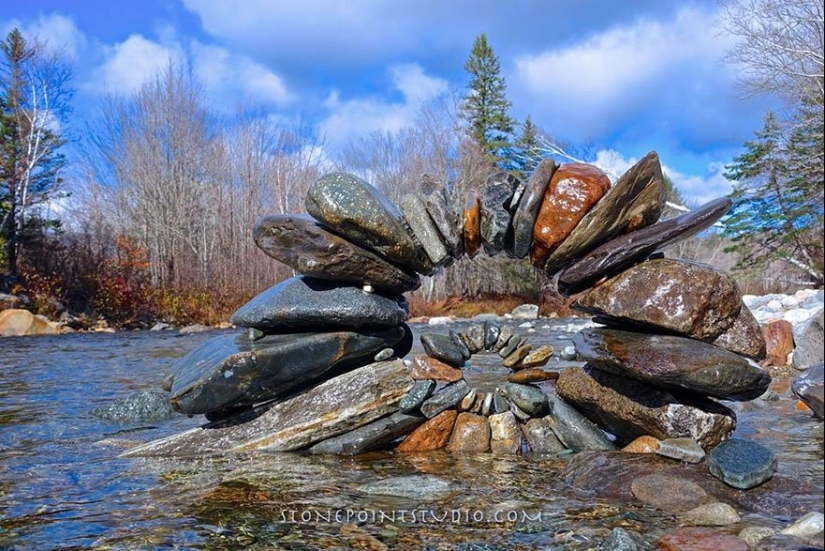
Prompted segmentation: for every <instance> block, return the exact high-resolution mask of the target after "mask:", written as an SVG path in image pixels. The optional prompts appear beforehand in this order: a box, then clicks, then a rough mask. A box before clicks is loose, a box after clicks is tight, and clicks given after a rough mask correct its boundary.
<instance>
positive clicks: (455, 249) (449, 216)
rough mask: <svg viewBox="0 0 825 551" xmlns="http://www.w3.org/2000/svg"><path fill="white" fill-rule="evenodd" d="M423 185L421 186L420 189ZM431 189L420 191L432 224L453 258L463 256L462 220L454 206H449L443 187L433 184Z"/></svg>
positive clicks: (449, 202)
mask: <svg viewBox="0 0 825 551" xmlns="http://www.w3.org/2000/svg"><path fill="white" fill-rule="evenodd" d="M423 187H424V185H423V184H422V188H423ZM430 187H431V189H427V190H425V189H422V193H423V195H424V197H423V199H424V205H425V206H426V209H427V212H428V213H429V215H430V218H431V219H432V221H433V223H434V224H435V226H436V228H438V232H439V234H440V235H441V239H442V240H443V241H444V244H445V245H446V246H447V252H448V253H449V254H450V256H451V257H453V258H461V257H462V256H463V255H464V231H463V228H464V219H463V216H460V215H459V214H460V213H459V211H458V210H457V209H456V208H455V205H453V204H451V201H450V199H449V197H448V196H447V191H446V190H445V189H444V186H441V185H438V184H435V183H434V182H433V186H430Z"/></svg>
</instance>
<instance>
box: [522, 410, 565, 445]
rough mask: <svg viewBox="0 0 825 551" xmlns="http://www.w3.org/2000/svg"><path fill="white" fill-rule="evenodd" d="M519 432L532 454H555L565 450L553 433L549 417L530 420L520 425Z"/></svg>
mask: <svg viewBox="0 0 825 551" xmlns="http://www.w3.org/2000/svg"><path fill="white" fill-rule="evenodd" d="M521 430H522V432H523V433H524V438H525V439H526V440H527V444H528V445H529V446H530V451H532V452H535V453H556V452H560V451H562V450H563V449H565V448H564V444H562V443H561V441H560V440H559V439H558V437H556V433H555V432H553V423H552V420H551V419H550V418H549V417H541V418H539V419H530V420H529V421H527V422H526V423H524V425H522V428H521Z"/></svg>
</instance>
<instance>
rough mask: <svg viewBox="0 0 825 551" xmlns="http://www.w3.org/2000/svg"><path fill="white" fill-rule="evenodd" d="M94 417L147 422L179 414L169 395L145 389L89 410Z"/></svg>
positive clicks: (129, 421)
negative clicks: (173, 406) (173, 407)
mask: <svg viewBox="0 0 825 551" xmlns="http://www.w3.org/2000/svg"><path fill="white" fill-rule="evenodd" d="M89 414H90V415H92V416H93V417H97V418H98V419H102V420H104V421H109V422H111V423H146V422H152V421H163V420H165V419H169V418H171V417H174V416H175V415H177V412H176V411H175V410H174V409H172V405H171V404H170V403H169V395H168V394H166V393H165V392H157V391H155V390H144V391H141V392H136V393H134V394H130V395H129V396H126V397H124V398H118V399H116V400H113V401H112V403H111V404H108V405H105V406H101V407H98V408H95V409H93V410H91V411H90V412H89Z"/></svg>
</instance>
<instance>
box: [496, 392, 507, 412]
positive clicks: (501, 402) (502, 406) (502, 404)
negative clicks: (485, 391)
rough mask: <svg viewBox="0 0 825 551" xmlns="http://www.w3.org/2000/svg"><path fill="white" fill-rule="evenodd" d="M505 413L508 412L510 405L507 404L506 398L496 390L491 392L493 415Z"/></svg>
mask: <svg viewBox="0 0 825 551" xmlns="http://www.w3.org/2000/svg"><path fill="white" fill-rule="evenodd" d="M505 411H510V404H509V403H508V402H507V398H505V397H504V396H502V395H501V392H499V391H498V390H496V391H495V392H493V413H504V412H505Z"/></svg>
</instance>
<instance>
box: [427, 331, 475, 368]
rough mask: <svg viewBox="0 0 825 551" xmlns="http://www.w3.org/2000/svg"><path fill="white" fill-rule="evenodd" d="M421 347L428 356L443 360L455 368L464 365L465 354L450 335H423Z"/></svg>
mask: <svg viewBox="0 0 825 551" xmlns="http://www.w3.org/2000/svg"><path fill="white" fill-rule="evenodd" d="M421 345H422V346H423V347H424V351H425V352H426V353H427V355H428V356H430V357H432V358H435V359H437V360H441V361H442V362H444V363H445V364H447V365H451V366H453V367H461V366H462V365H464V354H462V353H461V349H460V348H459V347H458V346H456V345H455V343H453V340H452V339H451V338H450V337H449V336H448V335H441V334H438V333H422V334H421Z"/></svg>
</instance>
